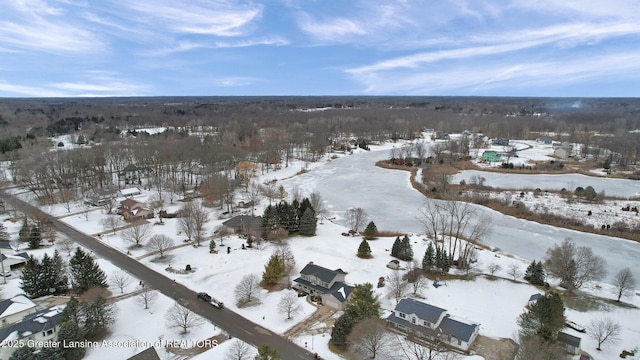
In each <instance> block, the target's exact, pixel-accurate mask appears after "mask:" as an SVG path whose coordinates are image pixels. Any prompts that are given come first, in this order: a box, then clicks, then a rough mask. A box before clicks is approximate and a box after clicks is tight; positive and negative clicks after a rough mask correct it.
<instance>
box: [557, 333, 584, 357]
mask: <svg viewBox="0 0 640 360" xmlns="http://www.w3.org/2000/svg"><path fill="white" fill-rule="evenodd" d="M581 341H582V339H581V338H579V337H577V336H573V335H569V334H567V333H565V332H562V331H561V332H559V333H558V343H560V346H562V347H563V348H564V349H565V350H567V351H568V352H569V353H570V354H572V355H577V354H579V353H580V342H581Z"/></svg>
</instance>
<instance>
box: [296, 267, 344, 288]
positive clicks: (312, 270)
mask: <svg viewBox="0 0 640 360" xmlns="http://www.w3.org/2000/svg"><path fill="white" fill-rule="evenodd" d="M300 274H303V275H313V276H315V277H317V278H318V279H320V280H321V281H324V282H326V283H330V282H331V281H332V280H333V279H335V277H336V275H338V274H346V272H344V271H343V270H342V269H335V270H329V269H327V268H325V267H322V266H320V265H316V264H314V263H313V262H310V263H308V264H307V265H306V266H305V267H304V268H302V270H300Z"/></svg>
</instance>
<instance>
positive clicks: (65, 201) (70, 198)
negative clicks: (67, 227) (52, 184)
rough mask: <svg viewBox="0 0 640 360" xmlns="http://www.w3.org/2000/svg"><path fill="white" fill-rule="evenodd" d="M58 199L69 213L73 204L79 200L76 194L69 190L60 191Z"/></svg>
mask: <svg viewBox="0 0 640 360" xmlns="http://www.w3.org/2000/svg"><path fill="white" fill-rule="evenodd" d="M58 198H59V199H60V203H62V206H63V207H64V208H65V209H66V210H67V212H68V213H70V212H71V204H72V203H73V202H74V201H76V200H77V197H76V193H75V192H73V191H71V190H69V189H60V191H58Z"/></svg>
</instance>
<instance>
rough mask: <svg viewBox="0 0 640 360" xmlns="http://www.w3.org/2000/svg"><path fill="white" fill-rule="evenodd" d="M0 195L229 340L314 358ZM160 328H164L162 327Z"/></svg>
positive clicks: (286, 355)
mask: <svg viewBox="0 0 640 360" xmlns="http://www.w3.org/2000/svg"><path fill="white" fill-rule="evenodd" d="M0 194H1V195H2V197H3V198H4V199H5V201H6V202H8V203H10V204H12V205H13V206H14V207H15V208H16V209H18V210H20V211H22V212H24V213H25V214H31V215H32V216H34V215H38V218H40V219H48V220H50V221H51V223H52V224H53V226H55V227H56V228H57V229H58V231H60V232H62V233H64V234H66V235H67V236H68V237H69V238H70V239H72V240H73V241H75V242H76V243H77V244H79V245H82V246H83V247H85V248H87V249H89V250H91V251H93V253H94V254H96V255H97V256H99V257H101V258H103V259H106V260H109V261H110V262H111V263H113V264H114V265H115V266H116V267H118V268H120V269H122V270H125V271H127V272H129V273H130V274H131V275H133V276H135V277H136V278H138V279H140V280H141V281H142V282H144V284H145V285H147V286H150V287H152V288H153V289H156V290H158V291H159V292H161V293H162V294H164V295H165V296H168V297H170V298H172V299H174V300H175V301H179V302H180V303H181V304H182V305H183V306H185V307H186V308H188V309H190V310H191V311H193V312H195V313H197V314H198V315H200V316H202V317H204V318H206V319H208V320H209V321H211V322H212V323H214V324H216V325H217V326H218V327H220V328H221V329H224V330H225V331H226V332H227V333H228V334H229V335H230V336H232V337H236V338H238V339H241V340H242V341H245V342H247V343H249V344H252V345H254V346H256V347H259V346H260V345H263V344H267V345H269V346H270V347H272V348H274V349H276V350H277V351H278V353H279V354H280V356H281V357H282V358H283V359H287V360H288V359H293V360H295V359H313V358H314V354H312V353H310V352H309V351H307V350H305V349H304V348H302V347H300V346H298V345H296V344H294V343H293V342H291V341H289V340H287V339H285V338H284V337H282V336H280V335H278V334H276V333H274V332H272V331H270V330H268V329H265V328H263V327H261V326H260V325H258V324H256V323H253V322H251V321H249V320H247V319H246V318H244V317H242V316H240V315H238V314H237V313H235V312H233V311H231V310H229V309H224V310H220V309H218V308H216V307H214V306H212V305H211V304H209V303H205V302H203V301H198V299H197V297H196V293H195V292H194V291H193V290H191V289H189V288H187V287H186V286H184V285H181V284H179V283H177V282H175V281H174V280H172V279H170V278H168V277H166V276H164V275H162V274H160V273H158V272H156V271H154V270H152V269H150V268H148V267H147V266H145V265H143V264H141V263H139V262H138V261H136V260H135V259H133V258H132V257H130V256H128V255H126V254H124V253H122V252H120V251H118V250H116V249H114V248H112V247H110V246H107V245H105V244H103V243H102V242H100V241H98V240H97V239H95V238H93V237H92V236H89V235H87V234H85V233H83V232H80V231H78V230H77V229H75V228H73V227H72V226H69V225H68V224H66V223H64V222H62V221H60V220H58V219H56V218H55V217H53V216H50V215H49V214H46V213H44V212H43V211H41V210H40V209H38V208H36V207H35V206H33V205H31V204H29V203H27V202H25V201H23V200H21V199H19V198H17V197H16V196H14V195H11V194H7V193H5V192H4V191H0ZM160 326H164V324H162V325H160Z"/></svg>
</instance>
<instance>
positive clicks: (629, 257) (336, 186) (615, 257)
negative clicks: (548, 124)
mask: <svg viewBox="0 0 640 360" xmlns="http://www.w3.org/2000/svg"><path fill="white" fill-rule="evenodd" d="M388 154H389V152H388V151H376V152H368V153H362V154H356V155H352V156H348V157H345V158H342V159H338V160H334V161H332V162H330V163H329V164H326V165H325V166H322V167H320V168H318V169H315V170H311V171H310V172H308V173H306V174H302V175H299V176H295V177H293V178H291V179H288V180H286V181H284V184H285V186H287V187H289V188H290V187H293V186H296V185H297V186H299V187H300V189H304V190H306V191H309V192H311V191H317V192H319V193H320V194H321V196H322V198H323V200H324V201H325V204H326V206H327V208H328V209H329V212H330V215H329V217H333V216H335V217H336V220H335V221H336V222H338V223H341V224H344V221H343V219H342V217H343V214H344V212H345V211H346V210H347V209H349V208H353V207H361V208H363V209H365V210H366V212H367V213H368V214H369V216H370V218H371V220H373V221H374V222H375V223H376V225H377V227H378V229H380V230H399V231H403V232H411V233H417V234H420V233H422V234H423V233H425V229H424V226H423V225H422V223H421V222H420V220H419V215H420V212H419V210H420V208H421V207H423V204H424V201H425V198H424V196H422V195H421V194H420V193H419V192H417V191H416V190H414V189H413V188H412V187H411V185H410V183H409V174H408V173H407V172H405V171H399V170H387V169H382V168H378V167H376V166H375V162H376V161H377V160H382V159H387V158H388V156H389V155H388ZM495 175H498V174H495ZM500 176H502V175H500ZM519 176H530V175H512V176H511V179H512V180H511V181H513V182H514V183H516V184H522V183H523V182H522V181H520V180H519V179H518V177H519ZM565 176H566V175H565ZM576 179H578V178H576ZM594 180H600V181H602V182H601V183H600V184H602V185H601V186H604V185H605V183H606V184H608V183H609V182H611V183H616V181H614V180H617V179H594ZM487 183H488V184H491V182H490V181H489V178H488V177H487ZM566 183H567V182H563V184H564V185H561V186H560V188H562V187H565V186H566ZM575 183H576V184H579V183H580V182H579V181H576V182H575ZM585 185H587V184H585ZM576 186H578V185H576ZM592 186H594V185H592ZM534 187H541V186H540V185H539V183H538V185H537V186H534ZM594 187H595V186H594ZM596 190H598V188H596ZM636 191H638V190H636ZM607 193H609V191H608V190H607ZM478 209H479V211H481V212H482V213H483V214H486V216H487V217H488V218H489V219H491V221H492V224H493V230H492V233H491V235H490V237H489V238H488V239H487V240H486V241H485V242H486V243H487V245H490V246H493V247H498V248H500V249H501V250H502V251H505V252H508V253H512V254H515V255H517V256H520V257H523V258H526V259H530V260H534V259H536V260H540V259H542V258H543V257H544V255H545V251H546V250H547V249H548V248H549V247H550V246H552V245H553V244H554V243H560V242H561V241H562V240H563V239H564V238H566V237H571V238H573V239H574V240H575V241H576V243H577V244H578V245H581V246H582V245H586V246H590V247H591V248H592V249H593V251H594V253H596V254H598V255H601V256H603V257H604V258H605V259H606V260H607V262H608V268H609V274H608V277H607V278H608V279H609V280H610V279H612V278H613V276H614V275H615V273H617V272H618V271H619V270H620V269H622V268H625V267H629V268H630V269H631V271H633V273H634V275H635V277H636V279H639V278H640V269H638V267H637V266H636V264H637V259H639V258H640V244H639V243H636V242H633V241H629V240H623V239H618V238H612V237H607V236H601V235H594V234H587V233H581V232H577V231H573V230H567V229H562V228H556V227H553V226H548V225H543V224H539V223H535V222H531V221H527V220H522V219H518V218H515V217H512V216H506V215H503V214H501V213H498V212H495V211H493V210H491V209H487V208H485V207H481V206H478ZM418 256H420V257H421V256H422V254H419V255H418Z"/></svg>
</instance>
